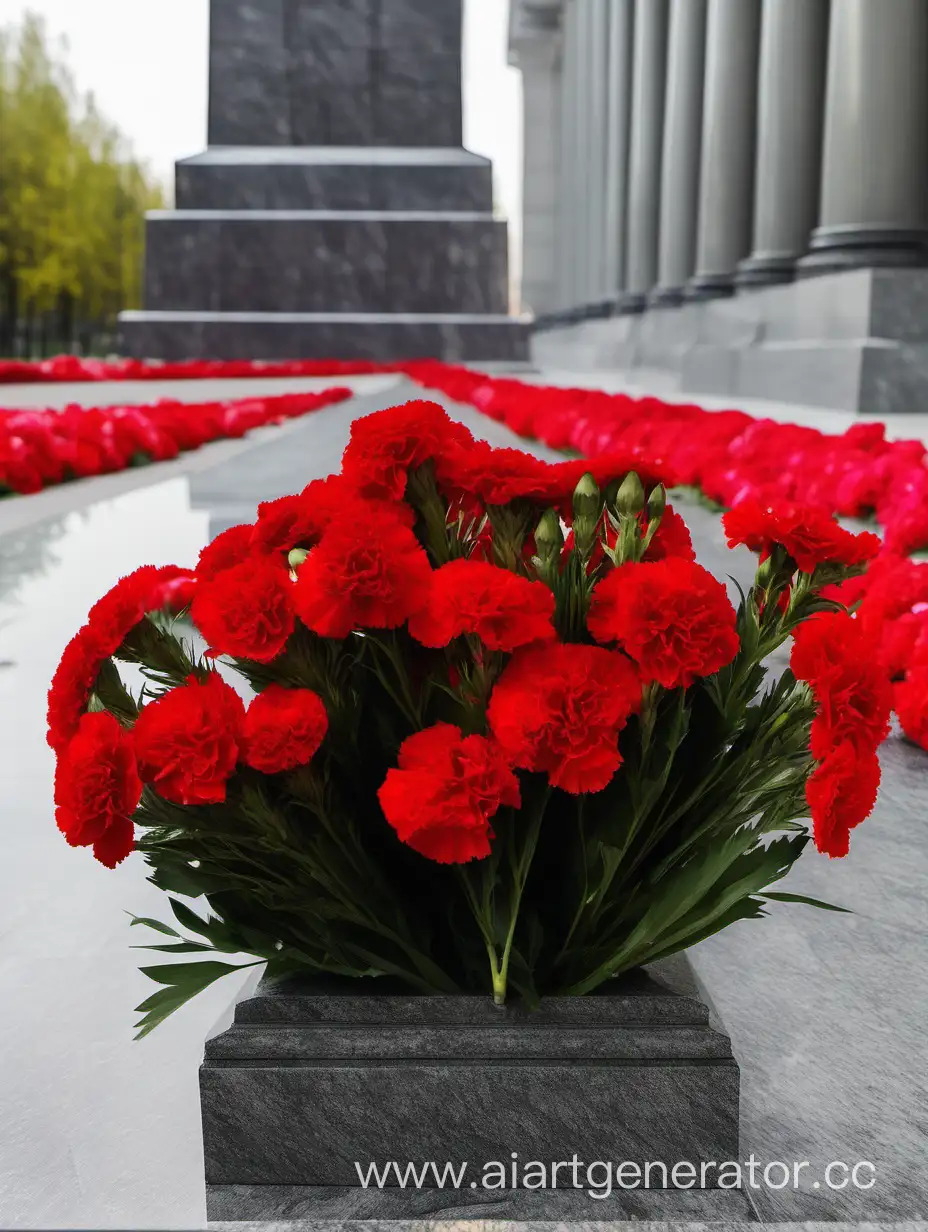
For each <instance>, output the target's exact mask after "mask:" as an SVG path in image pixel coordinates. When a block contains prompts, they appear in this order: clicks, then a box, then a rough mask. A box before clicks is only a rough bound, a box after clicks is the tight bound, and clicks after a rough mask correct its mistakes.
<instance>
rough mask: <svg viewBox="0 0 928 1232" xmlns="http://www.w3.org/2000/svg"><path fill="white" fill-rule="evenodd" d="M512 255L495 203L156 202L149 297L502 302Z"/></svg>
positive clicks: (300, 302)
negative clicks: (482, 208)
mask: <svg viewBox="0 0 928 1232" xmlns="http://www.w3.org/2000/svg"><path fill="white" fill-rule="evenodd" d="M508 261H509V254H508V241H507V231H506V224H505V223H504V222H500V221H498V220H496V219H494V218H493V217H492V215H490V214H479V213H478V214H474V213H451V214H448V213H434V212H433V213H403V212H399V213H397V212H383V211H374V210H371V211H363V210H362V211H350V212H349V211H318V210H266V211H265V210H261V211H259V210H176V211H155V212H153V213H150V214H149V215H148V222H147V227H146V250H145V307H146V308H148V309H150V310H152V311H175V312H278V313H279V312H366V313H370V312H392V313H409V312H414V313H423V312H455V313H484V312H486V313H497V314H499V313H504V312H506V310H507V308H508V305H509V286H508Z"/></svg>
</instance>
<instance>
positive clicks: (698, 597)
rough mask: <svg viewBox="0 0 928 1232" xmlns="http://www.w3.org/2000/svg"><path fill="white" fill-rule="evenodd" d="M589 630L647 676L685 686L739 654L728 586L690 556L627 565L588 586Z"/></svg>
mask: <svg viewBox="0 0 928 1232" xmlns="http://www.w3.org/2000/svg"><path fill="white" fill-rule="evenodd" d="M587 628H588V629H589V631H590V633H591V634H592V635H593V637H594V638H595V639H596V640H597V641H598V642H601V643H604V644H608V643H611V642H614V643H616V644H617V645H618V646H620V647H621V648H622V649H623V650H624V651H625V653H626V654H628V655H629V656H630V657H631V658H632V659H634V661H635V662H636V663H637V664H638V666H639V668H640V669H641V674H642V676H643V678H644V679H645V680H655V681H657V683H658V684H660V685H662V686H663V687H664V688H665V689H679V688H684V689H686V688H689V686H690V685H691V684H693V682H694V681H695V680H698V679H699V678H701V677H704V676H711V675H712V674H713V673H715V672H717V671H719V670H720V669H721V668H723V667H727V666H728V664H729V663H731V661H732V660H733V659H734V658H735V656H736V655H737V653H738V651H739V649H740V646H741V643H740V641H739V638H738V631H737V615H736V613H735V609H734V608H733V607H732V605H731V601H730V600H729V598H728V595H727V593H726V591H725V587H724V586H723V585H722V583H721V582H719V581H718V580H717V579H716V578H714V577H713V576H712V574H711V573H709V571H708V570H707V569H704V568H703V567H702V566H701V565H697V564H696V563H695V562H693V561H688V560H683V559H680V558H678V557H668V558H667V559H665V560H660V561H655V562H653V563H637V562H632V563H629V564H626V565H622V566H621V567H620V568H618V569H614V570H613V571H612V572H611V573H609V574H607V575H606V577H605V578H603V580H602V581H601V582H600V583H599V584H598V585H597V586H596V588H595V590H594V591H593V598H592V601H591V603H590V611H589V615H588V617H587Z"/></svg>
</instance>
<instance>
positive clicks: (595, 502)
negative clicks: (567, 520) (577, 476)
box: [574, 474, 603, 522]
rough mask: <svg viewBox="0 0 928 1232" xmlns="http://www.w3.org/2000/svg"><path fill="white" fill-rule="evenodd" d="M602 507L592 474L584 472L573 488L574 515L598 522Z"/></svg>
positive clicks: (597, 487)
mask: <svg viewBox="0 0 928 1232" xmlns="http://www.w3.org/2000/svg"><path fill="white" fill-rule="evenodd" d="M602 509H603V503H602V497H601V496H600V493H599V486H598V485H597V483H596V480H595V479H594V478H593V476H592V475H590V474H586V475H584V476H583V478H582V479H581V480H580V482H579V483H578V484H577V487H576V489H575V490H574V517H575V518H585V519H587V520H588V521H591V522H598V521H599V515H600V514H601V513H602Z"/></svg>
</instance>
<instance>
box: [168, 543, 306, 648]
mask: <svg viewBox="0 0 928 1232" xmlns="http://www.w3.org/2000/svg"><path fill="white" fill-rule="evenodd" d="M191 615H192V617H193V623H194V624H195V625H196V626H197V628H198V629H199V630H200V632H201V633H202V634H203V636H204V637H205V638H206V640H207V642H209V645H210V648H211V650H213V651H215V652H216V653H218V654H225V655H232V656H233V657H234V658H239V659H254V660H255V662H257V663H270V661H271V660H272V659H275V658H276V657H277V655H279V654H280V652H281V651H282V650H283V648H284V646H286V644H287V641H288V639H289V637H290V634H291V633H292V632H293V629H294V625H295V623H296V622H295V617H294V614H293V582H292V581H291V580H290V575H289V573H288V572H287V569H286V568H285V567H284V565H282V564H278V563H277V562H275V561H272V560H269V559H268V558H266V557H260V556H254V557H249V558H248V559H246V560H245V561H243V562H242V563H241V564H240V565H236V566H235V568H234V569H227V570H226V571H225V573H219V574H217V575H216V576H215V577H214V578H213V579H212V580H211V581H208V582H203V583H201V585H200V587H199V589H198V591H197V593H196V595H195V597H194V600H193V609H192V612H191Z"/></svg>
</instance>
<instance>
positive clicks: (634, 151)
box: [619, 0, 668, 312]
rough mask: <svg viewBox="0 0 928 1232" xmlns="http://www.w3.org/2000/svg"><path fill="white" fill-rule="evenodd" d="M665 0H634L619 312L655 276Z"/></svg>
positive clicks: (634, 303) (639, 299)
mask: <svg viewBox="0 0 928 1232" xmlns="http://www.w3.org/2000/svg"><path fill="white" fill-rule="evenodd" d="M667 15H668V0H636V4H635V47H634V62H635V65H634V73H633V84H632V119H631V125H632V127H631V145H630V149H629V172H628V226H627V230H626V254H627V262H628V264H627V278H626V290H625V294H624V295H623V296H622V299H621V301H620V303H619V309H620V311H622V312H642V311H643V310H644V308H645V307H646V305H647V296H648V292H649V291H650V290H651V289H652V288H653V286H654V284H655V283H656V282H657V244H658V220H659V217H660V202H661V147H662V145H663V135H664V94H665V82H666V75H667Z"/></svg>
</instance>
